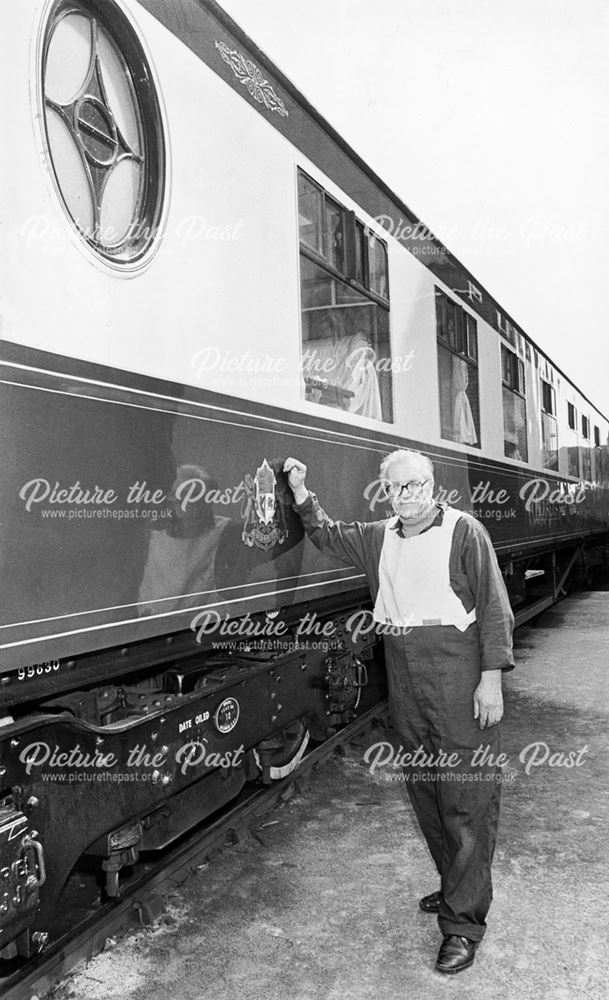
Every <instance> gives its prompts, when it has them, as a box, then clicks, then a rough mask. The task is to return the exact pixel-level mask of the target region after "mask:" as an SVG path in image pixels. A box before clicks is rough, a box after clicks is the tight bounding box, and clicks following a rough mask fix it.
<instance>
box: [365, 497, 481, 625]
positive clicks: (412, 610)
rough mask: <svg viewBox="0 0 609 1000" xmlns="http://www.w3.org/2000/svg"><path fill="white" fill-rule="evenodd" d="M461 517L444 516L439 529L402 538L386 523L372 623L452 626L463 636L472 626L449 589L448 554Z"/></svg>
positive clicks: (449, 513)
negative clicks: (462, 633)
mask: <svg viewBox="0 0 609 1000" xmlns="http://www.w3.org/2000/svg"><path fill="white" fill-rule="evenodd" d="M460 517H461V513H460V511H458V510H455V509H454V508H453V507H447V508H446V509H445V510H444V517H443V519H442V524H441V525H438V526H436V527H433V528H430V529H429V530H428V531H424V532H423V534H421V535H413V536H412V537H410V538H402V537H401V536H400V535H399V534H398V532H397V531H396V530H394V529H395V524H396V522H395V519H394V518H393V519H392V520H391V521H389V522H388V524H387V526H386V528H385V537H384V539H383V547H382V549H381V558H380V562H379V592H378V596H377V599H376V604H375V605H374V612H373V617H374V620H375V621H377V622H382V623H383V624H384V625H398V626H400V627H401V628H409V627H411V626H415V625H455V626H456V627H457V628H458V629H459V631H460V632H465V629H466V628H467V627H468V625H471V623H472V622H474V621H475V620H476V609H475V608H472V610H471V611H470V612H467V611H466V610H465V608H464V607H463V604H462V603H461V601H460V600H459V598H458V597H457V595H456V594H455V592H454V590H453V589H452V587H451V585H450V570H449V563H450V549H451V545H452V540H453V532H454V530H455V525H456V523H457V521H458V520H459V518H460Z"/></svg>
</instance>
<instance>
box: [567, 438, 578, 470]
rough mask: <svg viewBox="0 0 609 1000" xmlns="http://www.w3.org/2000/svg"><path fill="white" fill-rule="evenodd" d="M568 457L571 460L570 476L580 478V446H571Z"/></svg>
mask: <svg viewBox="0 0 609 1000" xmlns="http://www.w3.org/2000/svg"><path fill="white" fill-rule="evenodd" d="M567 456H568V460H569V475H570V476H576V477H579V447H578V445H576V444H575V445H572V446H571V445H569V447H568V448H567Z"/></svg>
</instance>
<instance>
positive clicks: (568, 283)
mask: <svg viewBox="0 0 609 1000" xmlns="http://www.w3.org/2000/svg"><path fill="white" fill-rule="evenodd" d="M220 3H221V6H222V7H223V8H224V9H225V10H226V11H227V13H228V14H230V16H231V17H233V18H234V20H235V21H236V22H237V23H238V24H239V25H240V26H241V27H242V28H243V30H244V31H245V32H246V33H247V34H248V35H249V36H250V37H251V38H252V39H253V40H254V41H255V42H256V43H257V44H258V45H259V46H260V48H261V49H262V50H263V51H264V52H265V53H266V54H267V55H268V56H269V57H270V58H271V59H272V61H273V62H274V63H275V64H276V65H277V66H278V67H279V68H280V69H281V70H282V71H283V72H284V73H285V75H286V76H287V77H288V78H289V79H290V80H291V81H292V82H293V83H294V84H295V86H296V87H298V89H299V90H300V91H301V92H302V93H303V94H304V95H305V97H306V98H307V99H308V100H309V101H310V102H311V104H313V106H314V107H315V108H316V109H317V110H318V111H319V112H320V114H322V115H323V117H324V118H326V120H327V121H329V122H330V124H331V125H333V126H334V128H336V130H337V131H338V132H339V133H340V134H341V135H342V136H343V137H344V138H345V139H346V140H347V142H349V144H350V145H351V146H352V147H353V148H354V149H355V151H356V152H357V153H359V155H360V156H361V157H362V158H363V159H364V160H365V161H366V162H367V163H368V164H369V165H370V166H371V167H372V168H373V169H374V170H375V171H376V172H377V173H378V174H379V176H380V177H382V178H383V180H385V181H386V182H387V183H388V184H389V186H390V187H391V188H393V190H394V191H395V192H396V194H398V195H399V196H400V197H401V198H402V200H403V201H404V202H405V203H406V204H407V205H408V207H409V208H410V209H411V210H412V211H413V212H414V213H415V214H416V215H417V216H418V217H419V218H420V219H421V220H422V221H423V222H424V223H425V224H426V226H428V227H429V228H430V229H431V230H432V231H433V232H434V233H435V234H436V236H438V237H439V238H440V239H441V240H442V242H443V243H445V245H446V246H447V247H448V248H449V250H451V252H452V253H453V254H454V255H455V256H456V257H457V258H459V259H460V260H461V261H462V262H463V264H465V266H466V267H468V268H469V270H470V271H471V272H472V274H473V275H474V276H475V277H476V278H477V279H478V281H479V283H480V284H481V285H482V286H483V287H484V288H486V290H487V291H488V292H489V293H490V294H491V295H492V296H494V298H496V299H497V301H498V302H499V304H500V305H502V306H503V307H504V309H505V311H506V312H508V313H509V314H510V315H511V316H512V317H513V319H514V320H515V321H516V322H517V323H518V324H519V325H520V326H521V327H522V329H523V330H524V331H525V332H526V333H527V334H529V336H530V337H532V339H533V340H534V341H535V342H536V343H538V344H539V346H540V347H541V348H543V350H544V351H546V352H547V354H548V355H549V356H550V357H551V358H552V360H553V361H554V362H555V363H556V364H557V365H558V366H559V367H560V368H562V369H563V370H564V371H565V373H566V374H567V375H568V376H569V377H570V378H571V379H572V381H574V382H575V384H576V385H577V386H578V388H579V389H581V391H582V392H583V393H584V394H585V395H587V396H588V397H589V398H590V399H591V401H592V402H593V403H594V404H595V405H596V406H597V407H598V408H599V409H600V410H601V412H603V413H604V414H605V415H608V416H609V377H608V376H609V324H608V323H607V318H606V317H605V301H606V299H607V293H606V288H607V284H608V282H607V271H608V267H607V264H608V262H609V252H608V247H609V199H608V198H607V183H608V174H609V170H608V168H609V100H608V98H607V95H609V59H607V51H608V46H609V0H220Z"/></svg>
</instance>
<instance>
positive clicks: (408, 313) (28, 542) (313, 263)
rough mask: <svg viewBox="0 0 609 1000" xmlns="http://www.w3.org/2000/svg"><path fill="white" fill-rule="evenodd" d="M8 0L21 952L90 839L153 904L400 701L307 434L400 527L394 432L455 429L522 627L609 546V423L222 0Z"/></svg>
mask: <svg viewBox="0 0 609 1000" xmlns="http://www.w3.org/2000/svg"><path fill="white" fill-rule="evenodd" d="M1 17H2V23H3V28H4V35H5V37H10V38H11V47H12V69H11V84H10V101H9V102H8V103H7V104H6V106H5V110H4V115H5V122H6V124H5V138H6V141H7V149H8V150H9V151H12V152H10V155H7V156H6V157H5V163H4V184H3V191H2V196H3V201H4V204H3V215H4V219H5V235H4V239H3V243H2V267H3V274H4V275H5V288H6V290H7V297H6V302H5V305H4V308H3V321H2V322H3V325H2V338H3V339H2V341H1V342H0V364H1V377H0V406H1V412H2V419H1V421H0V434H1V435H2V440H3V459H2V467H3V468H2V477H1V481H0V494H1V515H0V553H1V562H0V566H1V569H0V574H1V575H0V584H1V588H2V602H1V607H0V610H1V620H0V955H1V956H2V958H3V959H13V958H14V957H16V956H23V957H29V956H31V955H33V954H35V953H36V952H38V951H40V949H41V948H43V947H44V945H45V943H46V942H47V940H48V935H49V932H50V930H51V928H52V926H53V924H54V921H55V919H56V914H57V911H58V904H59V900H60V898H61V893H62V890H63V888H64V886H65V884H66V882H67V880H68V877H69V875H70V872H71V871H72V870H73V869H74V867H75V865H76V864H77V863H78V861H79V859H81V858H82V857H84V856H87V857H92V858H95V859H97V862H95V863H96V864H98V865H99V872H100V873H101V877H102V878H103V881H104V891H105V893H106V894H107V895H108V896H109V897H113V896H114V897H115V896H118V895H119V894H120V891H121V884H120V873H121V870H122V869H123V867H125V866H129V865H132V864H133V863H134V861H135V860H136V859H137V857H138V855H139V853H140V852H142V851H155V850H159V849H161V848H163V847H165V846H166V845H168V844H170V843H171V842H173V841H175V840H176V839H177V838H178V837H180V836H181V835H182V834H184V833H185V832H186V831H187V830H189V829H190V828H192V827H193V826H195V825H196V824H197V823H199V822H201V821H202V820H203V819H205V817H207V816H209V815H210V814H211V813H213V812H214V811H216V810H218V809H219V808H221V807H222V806H223V805H225V804H226V803H227V802H229V801H230V800H231V799H232V798H234V797H235V796H237V795H238V793H239V792H240V791H241V789H242V788H243V786H244V784H245V782H246V781H252V780H262V781H265V782H270V781H272V780H274V779H276V778H279V777H283V776H285V775H287V774H289V773H290V770H292V769H293V768H294V767H295V766H297V764H298V761H299V760H300V759H301V757H302V754H303V753H304V751H305V748H306V745H307V742H308V741H309V740H310V739H314V740H323V739H325V738H326V737H327V735H328V734H330V733H332V732H333V731H334V730H335V729H336V727H338V726H340V725H342V724H344V723H346V722H347V721H349V720H350V719H352V718H353V717H354V716H355V715H356V714H357V713H358V712H361V711H363V710H365V709H366V708H370V707H372V706H373V705H374V704H376V702H378V701H379V700H380V699H381V698H382V697H383V694H384V690H385V689H384V674H383V663H382V655H381V652H380V651H379V644H378V641H377V638H378V637H377V636H376V635H375V634H374V632H373V631H372V630H371V629H368V628H363V627H361V622H362V621H363V618H362V614H363V613H364V612H365V611H366V608H367V607H368V605H367V601H368V596H367V591H366V588H365V584H364V580H363V578H362V576H361V575H360V574H359V573H358V572H357V571H356V569H355V568H354V567H348V566H345V565H343V564H339V563H336V562H333V561H332V560H331V559H329V558H327V557H324V556H322V555H321V554H320V553H319V552H317V551H316V550H315V549H314V548H313V547H312V546H311V545H310V543H309V542H308V541H307V540H306V539H305V538H304V537H303V532H302V528H301V526H300V522H299V519H298V517H297V516H296V514H295V513H294V511H293V509H292V498H291V494H290V491H289V488H288V486H287V482H286V479H285V477H284V475H283V473H282V464H283V461H284V459H285V458H286V457H287V456H288V455H290V454H296V455H297V456H298V457H299V458H301V459H302V460H304V461H305V462H307V463H308V464H309V466H310V469H311V478H312V480H313V485H314V487H315V489H316V491H317V492H318V494H319V496H320V498H321V500H322V503H323V504H324V505H325V506H327V508H328V510H329V511H330V512H332V514H333V515H334V516H337V517H341V518H342V519H343V520H369V519H376V518H383V517H385V516H387V514H388V510H389V508H388V504H387V500H386V497H385V494H384V490H383V484H382V483H381V482H380V481H379V478H378V468H379V461H380V459H381V458H382V457H383V456H384V455H385V454H387V452H389V451H392V450H393V449H395V448H397V447H401V446H405V447H412V448H417V449H419V450H421V451H422V452H424V453H425V454H426V455H428V456H429V457H430V458H431V459H432V460H433V462H434V464H435V468H436V477H437V484H436V485H437V493H438V498H439V499H443V500H446V501H448V502H449V503H450V504H453V505H455V506H457V507H460V508H461V509H463V510H467V511H469V512H471V513H472V514H474V515H475V516H476V517H478V518H480V519H481V520H482V521H483V523H484V524H485V526H486V527H487V529H488V531H489V532H490V534H491V536H492V539H493V543H494V545H495V548H496V551H497V555H498V558H499V561H500V564H501V566H502V569H503V572H504V574H505V579H506V583H507V585H508V590H509V593H510V595H511V599H512V601H513V604H514V608H515V611H516V613H517V616H518V618H519V620H521V621H522V620H524V619H525V618H526V617H527V616H530V615H532V614H535V613H537V612H538V611H539V610H541V609H542V608H543V607H546V606H548V604H550V603H552V602H553V601H554V600H556V599H557V597H558V596H559V594H560V592H561V590H562V589H564V587H565V586H566V585H567V581H568V578H569V577H570V576H571V575H575V577H576V579H578V580H579V581H581V580H585V579H586V578H587V577H588V575H589V574H590V573H591V572H592V571H593V569H594V567H595V565H601V564H602V563H603V561H604V560H605V559H606V554H607V521H608V506H609V504H608V497H609V461H608V450H607V448H608V440H609V437H608V436H609V423H608V421H607V418H606V417H605V416H604V414H603V413H602V412H601V411H600V410H599V409H598V408H597V407H596V406H595V405H594V404H593V403H592V402H591V401H590V400H589V399H588V398H587V397H586V396H585V395H584V394H583V393H582V392H581V391H580V390H579V389H578V388H577V387H576V386H575V385H574V384H573V383H572V381H571V380H570V379H569V377H568V374H566V373H565V372H563V371H561V370H560V369H559V368H558V367H557V366H556V365H555V364H554V363H553V362H552V360H551V358H549V357H548V356H547V354H546V353H545V352H544V351H543V350H542V349H541V347H539V346H538V345H536V343H535V342H534V341H533V340H532V339H531V337H530V336H529V334H528V333H527V332H526V331H524V330H522V329H521V328H520V327H519V325H518V323H517V322H516V321H515V320H514V319H513V318H512V317H511V316H510V315H509V313H507V312H506V310H505V308H504V307H503V306H502V305H500V304H499V303H497V302H496V301H495V300H494V298H493V297H492V295H490V294H489V293H488V292H487V291H486V290H485V289H484V288H483V287H482V286H481V284H480V283H479V282H478V281H477V280H476V278H475V276H473V275H472V274H470V273H469V272H468V270H467V269H466V268H465V267H464V266H463V265H462V264H461V263H460V262H459V261H458V260H457V259H456V258H455V257H454V256H453V255H452V254H451V252H450V250H449V249H448V248H447V247H445V246H444V245H443V244H442V243H441V242H440V241H439V240H438V239H436V237H435V236H434V234H433V233H431V232H430V231H429V229H427V227H425V225H424V224H423V223H422V222H421V221H420V220H419V219H418V218H417V217H416V216H415V215H414V214H413V213H412V211H411V210H410V209H409V208H408V207H407V205H406V204H405V203H404V202H403V201H402V200H401V198H400V196H399V195H398V194H396V193H395V192H393V191H392V190H390V189H389V187H387V185H386V184H384V183H383V181H382V180H381V179H380V178H379V177H378V176H376V175H375V174H374V173H373V171H372V170H370V169H369V167H368V166H367V165H366V164H365V163H364V162H363V161H362V159H361V158H360V157H359V156H358V155H357V154H356V153H355V152H354V151H353V149H351V148H350V147H349V146H348V145H347V144H346V143H345V142H344V141H343V140H342V139H341V138H340V136H339V135H338V134H337V133H336V132H335V131H334V129H333V128H332V127H331V126H330V125H329V124H328V123H327V122H326V121H325V120H324V119H323V118H322V117H321V116H320V114H318V112H317V111H316V110H315V109H314V108H312V107H311V106H310V105H309V104H308V102H307V101H306V100H305V98H304V97H303V96H302V95H301V94H300V93H299V92H298V90H297V89H296V88H295V87H294V86H293V85H292V84H291V83H290V81H289V80H288V79H286V77H285V76H284V75H283V74H282V73H281V72H280V71H279V70H278V69H277V68H276V67H275V66H274V65H273V64H272V62H271V61H270V60H269V59H268V58H267V56H266V55H265V54H264V53H263V52H261V51H260V50H259V49H258V48H257V46H256V45H255V44H254V43H253V41H252V40H251V39H249V38H248V37H247V36H246V35H245V34H244V33H243V31H241V30H240V29H239V27H238V26H237V25H236V24H235V23H234V22H233V21H232V20H231V19H230V18H229V17H228V16H227V15H226V13H225V12H224V11H223V10H222V9H221V8H220V7H219V6H218V5H217V4H216V3H214V2H212V0H171V2H169V0H28V2H27V3H20V4H10V5H5V7H4V9H3V11H2V15H1ZM17 153H18V155H17ZM354 616H356V617H354ZM357 616H359V617H357ZM354 621H357V622H358V623H359V626H358V627H357V628H354V627H353V623H354Z"/></svg>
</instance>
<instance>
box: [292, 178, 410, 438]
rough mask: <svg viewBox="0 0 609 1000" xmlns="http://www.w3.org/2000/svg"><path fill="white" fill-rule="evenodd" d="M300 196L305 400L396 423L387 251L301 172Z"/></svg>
mask: <svg viewBox="0 0 609 1000" xmlns="http://www.w3.org/2000/svg"><path fill="white" fill-rule="evenodd" d="M298 199H299V200H298V210H299V219H300V227H299V228H300V293H301V294H300V298H301V313H302V374H303V385H304V395H305V398H306V399H308V400H310V401H311V402H315V403H321V404H323V405H324V406H331V407H334V408H336V409H340V410H345V411H347V412H349V413H358V414H360V415H361V416H365V417H372V418H374V419H376V420H385V421H391V420H392V419H393V407H392V382H391V352H390V347H389V302H388V299H389V286H388V280H387V247H386V246H385V244H384V243H383V241H382V240H380V239H378V238H376V237H375V236H371V235H370V233H369V231H368V230H367V228H366V226H365V225H364V223H363V222H362V221H361V220H359V219H356V218H355V215H354V213H353V212H349V211H347V209H345V208H344V207H343V206H342V205H340V204H339V203H338V202H337V201H335V199H333V198H330V196H329V195H328V194H327V192H325V191H324V190H323V189H322V188H320V187H318V186H317V185H316V184H314V183H313V181H311V180H310V179H309V178H308V177H307V176H306V175H305V174H303V173H302V171H299V172H298ZM313 219H314V220H316V221H315V222H313V221H312V220H313Z"/></svg>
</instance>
